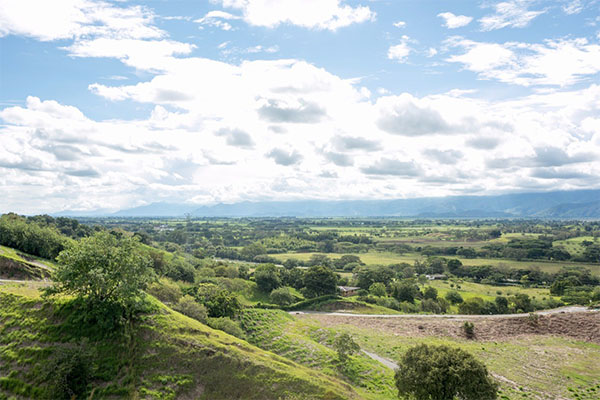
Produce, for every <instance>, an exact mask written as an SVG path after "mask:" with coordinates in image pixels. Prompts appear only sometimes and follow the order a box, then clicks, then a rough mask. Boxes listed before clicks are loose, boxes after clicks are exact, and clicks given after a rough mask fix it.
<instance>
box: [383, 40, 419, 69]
mask: <svg viewBox="0 0 600 400" xmlns="http://www.w3.org/2000/svg"><path fill="white" fill-rule="evenodd" d="M409 43H410V38H409V37H408V36H406V35H404V36H402V39H401V41H400V43H399V44H396V45H394V46H391V47H390V48H389V49H388V53H387V57H388V58H389V59H390V60H396V61H398V62H399V63H404V62H406V61H407V60H408V56H409V55H410V53H411V52H412V51H413V49H412V48H411V47H410V44H409Z"/></svg>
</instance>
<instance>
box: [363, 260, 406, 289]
mask: <svg viewBox="0 0 600 400" xmlns="http://www.w3.org/2000/svg"><path fill="white" fill-rule="evenodd" d="M354 274H355V276H356V283H357V286H360V287H361V288H363V289H369V288H370V287H371V285H372V284H374V283H375V282H381V283H384V284H385V283H387V282H391V281H392V279H394V277H395V276H396V273H395V271H394V269H393V268H391V267H389V266H387V265H385V266H384V265H369V266H361V267H360V268H356V269H355V270H354Z"/></svg>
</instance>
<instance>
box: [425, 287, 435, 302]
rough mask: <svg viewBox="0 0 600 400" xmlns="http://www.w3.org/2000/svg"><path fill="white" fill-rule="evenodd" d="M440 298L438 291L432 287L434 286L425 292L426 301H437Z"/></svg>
mask: <svg viewBox="0 0 600 400" xmlns="http://www.w3.org/2000/svg"><path fill="white" fill-rule="evenodd" d="M437 296H438V291H437V289H436V288H434V287H432V286H427V287H426V288H425V290H424V291H423V298H424V299H431V300H435V299H437Z"/></svg>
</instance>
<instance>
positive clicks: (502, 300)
mask: <svg viewBox="0 0 600 400" xmlns="http://www.w3.org/2000/svg"><path fill="white" fill-rule="evenodd" d="M494 303H496V309H497V310H498V313H499V314H506V313H507V312H508V299H507V298H506V297H504V296H497V297H496V299H495V300H494Z"/></svg>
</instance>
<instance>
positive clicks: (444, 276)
mask: <svg viewBox="0 0 600 400" xmlns="http://www.w3.org/2000/svg"><path fill="white" fill-rule="evenodd" d="M425 278H427V279H429V280H430V281H434V280H436V279H446V275H444V274H432V275H425Z"/></svg>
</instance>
